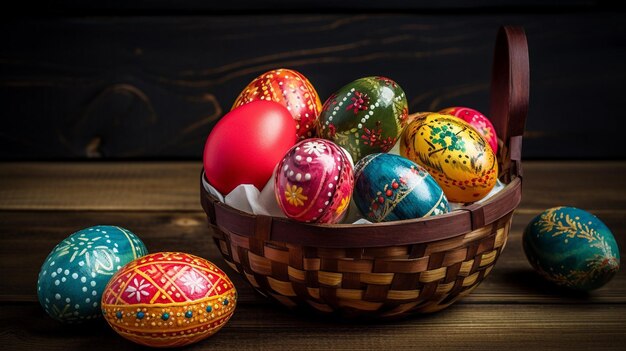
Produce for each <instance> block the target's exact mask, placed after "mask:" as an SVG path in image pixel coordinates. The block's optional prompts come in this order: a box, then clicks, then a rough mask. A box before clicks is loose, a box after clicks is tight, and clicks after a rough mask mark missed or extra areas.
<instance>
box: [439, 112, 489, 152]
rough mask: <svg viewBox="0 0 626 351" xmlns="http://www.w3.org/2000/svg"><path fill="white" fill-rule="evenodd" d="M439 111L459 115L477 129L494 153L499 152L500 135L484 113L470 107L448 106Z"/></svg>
mask: <svg viewBox="0 0 626 351" xmlns="http://www.w3.org/2000/svg"><path fill="white" fill-rule="evenodd" d="M439 113H443V114H447V115H452V116H455V117H459V118H460V119H462V120H464V121H465V122H467V123H469V125H471V126H472V127H474V129H476V130H477V131H478V132H479V133H480V134H481V135H482V136H483V137H484V138H485V139H486V140H487V142H488V143H489V146H491V149H492V150H493V152H494V153H496V154H497V152H498V136H497V135H496V129H495V128H494V127H493V124H491V122H490V121H489V118H487V117H485V115H483V114H482V113H480V112H479V111H477V110H474V109H472V108H469V107H448V108H445V109H443V110H441V111H439Z"/></svg>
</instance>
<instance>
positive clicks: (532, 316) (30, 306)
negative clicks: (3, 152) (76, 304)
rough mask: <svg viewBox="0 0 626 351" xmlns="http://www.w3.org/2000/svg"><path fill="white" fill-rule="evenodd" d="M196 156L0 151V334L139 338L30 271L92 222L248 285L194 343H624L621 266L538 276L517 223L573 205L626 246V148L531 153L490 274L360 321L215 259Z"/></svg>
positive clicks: (101, 344) (6, 338)
mask: <svg viewBox="0 0 626 351" xmlns="http://www.w3.org/2000/svg"><path fill="white" fill-rule="evenodd" d="M200 168H201V165H200V163H199V162H149V163H137V162H124V163H122V162H114V163H112V162H103V163H2V164H0V277H1V279H0V345H1V346H0V348H1V349H2V350H13V349H16V350H18V349H20V350H23V349H33V350H84V349H103V350H104V349H106V350H111V349H116V350H124V349H133V348H135V345H134V344H132V343H130V342H128V341H126V340H124V339H122V338H121V337H118V336H117V335H116V334H115V333H114V332H113V331H112V330H111V329H110V328H109V327H108V326H107V325H106V323H105V322H104V321H103V320H100V321H97V322H93V323H91V324H88V325H83V326H70V327H68V326H64V325H61V324H59V323H57V322H55V321H54V320H52V319H51V318H49V317H48V316H47V315H46V314H45V312H44V311H43V309H42V308H41V307H40V306H39V303H38V302H37V296H36V288H35V286H36V281H37V274H38V272H39V268H40V266H41V264H42V263H43V261H44V259H45V257H46V255H47V254H48V253H49V252H50V251H51V250H52V248H53V247H54V246H55V245H56V244H57V243H58V242H59V241H60V240H62V239H63V238H64V237H66V236H67V235H69V234H71V233H73V232H74V231H76V230H78V229H81V228H84V227H88V226H92V225H97V224H115V225H120V226H123V227H126V228H129V229H131V230H132V231H133V232H135V233H136V234H138V235H139V236H140V237H141V238H142V240H143V241H144V243H145V244H146V245H147V246H148V249H149V250H150V251H151V252H156V251H166V250H169V251H173V250H178V251H185V252H189V253H192V254H196V255H199V256H203V257H205V258H208V259H209V260H211V261H213V262H215V263H217V264H218V266H220V267H222V269H224V270H225V271H226V272H227V273H228V274H229V276H230V277H231V278H232V280H233V281H234V283H235V285H236V286H237V289H238V291H239V295H240V299H239V305H238V306H237V310H236V311H235V315H234V316H233V318H232V319H231V321H230V322H229V323H228V324H227V325H226V326H225V327H224V328H223V329H222V330H221V331H220V332H219V333H218V334H216V335H215V336H213V337H211V338H210V339H207V340H205V341H203V342H200V343H198V344H196V345H193V346H192V347H190V348H189V349H193V350H200V349H205V350H221V349H238V350H243V349H287V350H294V349H300V350H304V349H322V348H328V349H335V350H343V349H360V350H365V349H381V350H382V349H385V350H400V349H410V350H415V349H421V350H432V349H453V350H464V349H470V350H475V349H490V350H502V349H507V350H514V349H525V350H537V349H549V350H554V349H568V350H579V349H580V350H583V349H594V350H596V349H599V350H609V349H614V350H624V349H625V348H626V346H625V345H626V269H622V270H621V271H620V272H619V273H618V274H617V276H616V277H615V278H614V279H613V280H612V281H611V282H610V283H609V284H607V285H606V286H604V287H603V288H601V289H599V290H596V291H594V292H592V293H590V294H588V295H584V294H582V295H581V294H572V293H568V292H566V291H562V290H558V289H555V288H553V287H551V286H550V285H549V284H546V283H544V282H543V281H542V280H541V279H540V278H539V277H538V276H537V275H536V274H535V273H534V272H533V271H532V269H531V267H530V265H529V264H528V262H527V261H526V258H525V257H524V253H523V251H522V245H521V235H522V231H523V229H524V227H525V225H526V223H528V222H529V221H530V220H531V218H532V217H533V216H535V215H537V214H538V213H539V212H540V211H542V210H543V209H546V208H548V207H552V206H556V205H571V206H576V207H580V208H583V209H586V210H588V211H590V212H592V213H594V214H596V215H597V216H599V217H600V219H602V220H603V221H604V222H605V223H606V224H607V225H608V226H609V227H610V228H612V230H613V234H614V235H615V236H616V239H617V242H618V245H619V246H620V247H621V250H620V251H621V254H622V256H623V255H624V252H625V251H624V248H626V223H625V222H626V221H625V219H626V162H557V161H550V162H548V161H542V162H537V161H535V162H526V163H525V164H524V171H525V178H524V189H523V200H522V204H521V206H520V207H519V208H518V209H517V210H516V212H515V215H514V220H513V227H512V230H511V233H510V236H509V240H508V243H507V246H506V248H505V250H504V252H503V254H502V256H501V258H500V260H499V261H498V263H497V264H496V266H495V268H494V269H493V271H492V273H491V275H490V276H489V277H487V279H486V280H485V281H484V282H483V283H482V284H481V285H480V286H479V287H478V288H477V289H476V290H475V291H474V292H473V293H472V294H471V295H469V296H467V297H466V298H464V299H463V300H461V301H459V302H458V303H456V304H455V305H453V306H451V307H450V308H448V309H446V310H444V311H441V312H439V313H436V314H432V315H425V316H416V317H414V318H409V319H405V320H401V321H396V322H386V323H368V324H364V323H358V322H345V321H337V320H332V319H324V318H320V317H315V316H309V315H302V314H295V313H293V312H291V311H289V310H286V309H284V308H282V307H280V306H278V305H276V304H274V303H273V302H271V301H268V300H266V299H264V298H262V297H260V296H259V295H256V294H255V293H254V292H253V290H252V289H251V288H250V287H249V286H248V285H247V284H246V283H245V282H244V281H243V280H242V279H241V278H240V277H239V276H238V275H236V273H235V272H234V271H232V270H231V269H230V268H229V267H228V266H227V265H226V264H225V263H224V262H223V261H222V259H221V257H220V255H219V252H218V250H217V249H216V247H215V246H214V244H213V241H212V240H211V235H210V233H209V230H208V229H207V225H206V218H205V216H204V213H203V212H202V209H201V207H200V203H199V188H198V186H199V184H198V183H199V182H198V177H199V172H200Z"/></svg>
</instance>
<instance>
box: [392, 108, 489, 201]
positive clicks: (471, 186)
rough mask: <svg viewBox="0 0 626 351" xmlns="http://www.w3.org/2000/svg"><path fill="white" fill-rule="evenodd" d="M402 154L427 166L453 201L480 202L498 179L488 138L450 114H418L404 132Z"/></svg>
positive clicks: (401, 143) (401, 146) (401, 144)
mask: <svg viewBox="0 0 626 351" xmlns="http://www.w3.org/2000/svg"><path fill="white" fill-rule="evenodd" d="M400 154H401V155H402V156H404V157H406V158H408V159H410V160H412V161H414V162H416V163H417V164H419V165H421V166H422V167H424V168H426V170H427V171H428V173H430V175H432V176H433V178H435V180H436V181H437V183H439V186H441V188H442V189H443V192H444V193H445V194H446V197H447V198H448V200H449V201H452V202H462V203H469V202H475V201H478V200H480V199H482V198H484V197H485V196H486V195H487V194H489V192H490V191H491V189H493V187H494V186H495V185H496V181H497V179H498V160H497V159H496V155H495V153H494V152H493V150H492V149H491V147H489V145H488V142H487V140H485V138H484V137H483V136H482V135H480V134H479V133H478V132H477V131H476V129H474V127H472V126H470V125H469V124H468V123H467V122H465V121H463V120H462V119H460V118H457V117H454V116H451V115H444V114H439V113H426V114H422V115H419V116H417V118H416V119H415V120H413V121H411V123H409V125H408V126H407V127H406V129H405V130H404V132H403V134H402V139H401V142H400Z"/></svg>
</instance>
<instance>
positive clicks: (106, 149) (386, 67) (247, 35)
mask: <svg viewBox="0 0 626 351" xmlns="http://www.w3.org/2000/svg"><path fill="white" fill-rule="evenodd" d="M133 3H134V2H133ZM261 3H263V2H255V4H261ZM291 3H294V4H295V3H297V2H291ZM457 3H459V4H460V2H457ZM464 3H467V2H464ZM520 3H521V2H520ZM533 3H539V1H536V2H533ZM585 3H587V2H585ZM316 4H317V2H316ZM431 4H434V2H431ZM590 4H594V3H593V2H592V3H590ZM230 5H231V4H229V3H226V2H225V3H223V6H230ZM85 6H89V5H85ZM128 6H132V5H131V4H129V5H128ZM207 6H216V5H214V4H213V2H211V5H207ZM233 6H235V5H233ZM294 6H297V5H294ZM337 6H346V7H345V10H346V11H347V12H349V14H344V15H321V14H292V13H282V14H265V15H260V14H258V13H252V14H248V15H247V16H216V15H214V16H210V15H209V16H171V15H170V14H169V13H165V14H166V15H165V16H156V17H143V16H142V17H136V16H126V17H124V16H119V17H114V18H111V17H106V16H104V17H101V16H77V17H61V18H53V19H50V18H36V19H33V18H19V19H8V20H6V21H3V22H2V23H0V42H2V43H3V45H2V46H1V47H0V65H1V68H2V69H1V70H0V101H10V102H11V103H10V104H6V103H5V104H3V105H2V110H0V112H1V113H2V115H3V116H7V118H6V119H5V120H4V121H3V125H2V130H1V131H0V159H4V160H7V159H17V160H20V159H59V158H64V159H67V158H79V159H81V158H88V157H101V158H129V157H134V158H163V157H168V158H176V157H186V158H198V157H200V155H201V153H202V149H203V145H204V141H205V139H206V136H207V135H208V133H209V131H210V129H211V127H212V126H213V125H214V124H215V123H216V121H217V120H218V118H219V117H220V116H221V115H223V114H224V112H225V111H228V110H229V109H230V107H231V104H232V101H234V99H235V97H236V96H237V94H238V93H239V92H240V91H241V90H242V89H243V88H244V87H245V86H246V85H247V84H248V82H250V81H251V80H252V79H253V78H254V77H256V76H257V75H259V74H260V73H262V72H264V71H266V70H269V69H272V68H278V67H290V68H294V69H297V70H300V71H302V73H304V74H305V75H306V76H307V77H309V78H310V80H311V81H312V83H313V84H314V85H315V86H316V88H317V90H318V92H319V94H320V96H321V97H322V100H324V99H326V98H327V97H328V96H329V95H330V94H331V93H332V92H333V91H335V90H336V89H338V88H339V87H340V86H343V85H344V84H346V83H348V82H350V81H352V80H354V79H356V78H358V77H362V76H368V75H384V76H388V77H390V78H393V79H395V80H397V81H398V83H399V84H400V85H401V86H402V87H403V89H404V90H405V92H406V94H407V96H408V97H409V102H410V108H409V110H410V111H411V112H417V111H426V110H438V109H441V108H444V107H447V106H451V105H466V106H470V107H475V108H477V109H479V110H481V111H483V112H488V84H489V79H490V74H491V65H490V62H491V60H492V50H493V45H494V39H495V33H496V30H497V28H498V27H499V26H500V25H502V24H524V26H525V27H526V30H527V34H528V38H529V50H530V54H531V71H532V81H531V87H532V88H531V99H530V101H531V106H530V114H529V118H528V123H527V126H526V129H527V131H528V133H527V138H526V139H525V147H524V155H525V156H527V157H543V158H546V157H551V158H564V157H570V158H594V159H596V158H624V157H626V153H625V152H626V151H625V150H626V148H624V147H623V146H622V144H621V143H620V140H621V131H622V130H624V129H625V128H624V127H626V126H625V123H626V122H625V119H623V118H620V114H619V113H616V112H615V111H620V110H621V108H622V106H621V104H620V102H621V95H622V94H621V92H622V90H623V89H622V82H623V81H624V79H625V78H626V70H625V69H624V65H623V62H624V60H625V59H626V46H624V45H621V43H623V42H624V40H625V38H626V27H625V26H623V14H622V13H620V12H619V11H607V12H591V13H585V12H584V11H572V12H567V13H561V14H560V15H559V16H546V15H543V14H537V13H528V12H527V13H523V14H508V13H506V12H505V13H491V14H489V13H483V12H482V11H484V9H482V8H479V9H478V10H476V11H474V12H472V13H471V14H470V13H466V12H464V11H463V10H459V11H458V12H456V13H454V14H450V13H448V12H447V11H446V10H443V11H441V12H439V13H438V14H437V15H433V14H423V13H419V12H420V11H419V10H416V11H415V13H406V12H405V13H403V14H393V13H383V14H380V13H378V11H372V12H373V13H366V14H363V13H358V12H356V13H355V12H353V11H355V8H353V7H352V6H350V5H348V4H344V3H340V4H338V5H337ZM359 6H365V5H363V2H359ZM372 6H375V7H376V6H381V7H387V6H391V4H386V3H385V4H380V3H374V4H373V5H372ZM402 6H418V7H419V6H422V5H421V2H420V3H419V4H417V2H416V5H402ZM430 6H436V5H430ZM468 6H473V5H468ZM478 6H480V5H478ZM603 6H604V5H603ZM281 7H282V6H281ZM33 8H36V7H35V6H29V7H28V9H29V11H32V10H33ZM583 8H586V7H583ZM56 9H57V7H56V5H55V10H56ZM608 9H610V7H608ZM192 13H193V12H192ZM353 13H355V14H353ZM193 14H196V13H193ZM581 23H585V25H580V24H581ZM583 63H584V64H583ZM573 101H575V103H572V102H573ZM590 116H592V117H590ZM597 116H601V120H602V123H590V118H592V119H591V120H595V119H596V118H599V117H597ZM607 126H610V127H607ZM581 140H585V141H586V140H589V142H581Z"/></svg>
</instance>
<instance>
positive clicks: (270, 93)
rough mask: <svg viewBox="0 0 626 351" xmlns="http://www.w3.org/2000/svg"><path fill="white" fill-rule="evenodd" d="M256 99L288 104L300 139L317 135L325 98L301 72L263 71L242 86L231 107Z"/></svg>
mask: <svg viewBox="0 0 626 351" xmlns="http://www.w3.org/2000/svg"><path fill="white" fill-rule="evenodd" d="M257 100H266V101H274V102H277V103H279V104H281V105H283V106H285V107H286V108H287V110H289V112H290V113H291V116H292V117H293V119H294V120H295V121H296V131H295V132H296V134H297V136H298V138H299V139H306V138H310V137H313V136H314V134H315V128H316V123H317V119H318V117H319V115H320V112H321V111H322V102H321V101H320V98H319V95H318V94H317V91H315V88H314V87H313V85H312V84H311V82H310V81H309V80H308V79H307V78H306V77H305V76H304V75H303V74H302V73H300V72H298V71H295V70H292V69H286V68H280V69H275V70H271V71H268V72H265V73H263V74H261V75H260V76H258V77H256V78H255V79H254V80H253V81H252V82H250V84H248V85H247V86H246V87H245V88H244V89H243V91H242V92H241V93H240V94H239V96H238V97H237V99H236V100H235V103H234V104H233V107H232V108H231V110H232V109H235V108H237V107H239V106H241V105H245V104H247V103H249V102H252V101H257Z"/></svg>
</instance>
